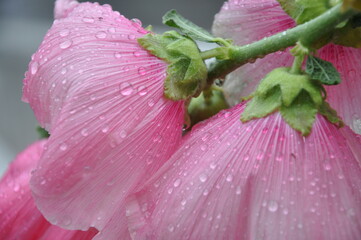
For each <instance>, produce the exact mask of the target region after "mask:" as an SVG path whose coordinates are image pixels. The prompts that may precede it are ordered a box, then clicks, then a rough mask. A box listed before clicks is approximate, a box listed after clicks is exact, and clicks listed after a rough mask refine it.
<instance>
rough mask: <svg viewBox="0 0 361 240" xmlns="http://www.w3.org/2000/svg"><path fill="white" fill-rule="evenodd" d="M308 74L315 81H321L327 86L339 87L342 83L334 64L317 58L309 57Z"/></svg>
mask: <svg viewBox="0 0 361 240" xmlns="http://www.w3.org/2000/svg"><path fill="white" fill-rule="evenodd" d="M306 73H307V74H309V75H310V77H311V78H312V79H314V80H319V81H320V82H321V83H322V84H325V85H337V84H340V83H341V76H340V73H339V72H338V71H337V69H336V68H335V67H334V66H333V65H332V63H330V62H328V61H325V60H322V59H320V58H317V57H313V56H308V59H307V64H306Z"/></svg>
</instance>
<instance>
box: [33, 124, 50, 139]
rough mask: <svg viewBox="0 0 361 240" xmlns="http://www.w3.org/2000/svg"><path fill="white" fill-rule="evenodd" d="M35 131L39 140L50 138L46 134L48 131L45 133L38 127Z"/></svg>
mask: <svg viewBox="0 0 361 240" xmlns="http://www.w3.org/2000/svg"><path fill="white" fill-rule="evenodd" d="M36 131H37V132H38V134H39V138H40V139H44V138H49V137H50V134H49V133H48V131H46V130H45V129H44V128H42V127H40V126H38V127H36Z"/></svg>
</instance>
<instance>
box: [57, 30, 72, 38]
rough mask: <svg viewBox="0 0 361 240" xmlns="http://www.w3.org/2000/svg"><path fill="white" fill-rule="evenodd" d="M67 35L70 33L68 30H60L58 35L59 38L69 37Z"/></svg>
mask: <svg viewBox="0 0 361 240" xmlns="http://www.w3.org/2000/svg"><path fill="white" fill-rule="evenodd" d="M69 33H70V30H69V29H63V30H61V31H60V32H59V35H60V36H61V37H66V36H68V35H69Z"/></svg>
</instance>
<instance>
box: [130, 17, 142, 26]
mask: <svg viewBox="0 0 361 240" xmlns="http://www.w3.org/2000/svg"><path fill="white" fill-rule="evenodd" d="M131 21H132V22H133V23H135V25H138V26H142V21H140V20H139V19H138V18H133V19H132V20H131Z"/></svg>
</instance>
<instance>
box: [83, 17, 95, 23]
mask: <svg viewBox="0 0 361 240" xmlns="http://www.w3.org/2000/svg"><path fill="white" fill-rule="evenodd" d="M83 22H85V23H93V22H94V18H92V17H83Z"/></svg>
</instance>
